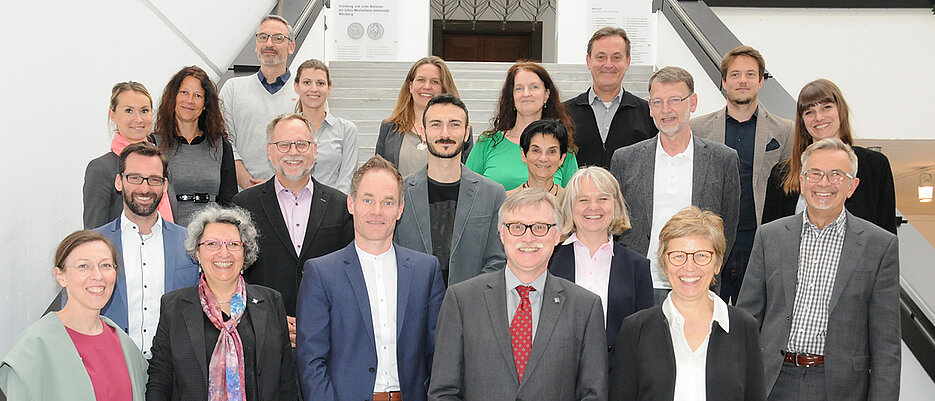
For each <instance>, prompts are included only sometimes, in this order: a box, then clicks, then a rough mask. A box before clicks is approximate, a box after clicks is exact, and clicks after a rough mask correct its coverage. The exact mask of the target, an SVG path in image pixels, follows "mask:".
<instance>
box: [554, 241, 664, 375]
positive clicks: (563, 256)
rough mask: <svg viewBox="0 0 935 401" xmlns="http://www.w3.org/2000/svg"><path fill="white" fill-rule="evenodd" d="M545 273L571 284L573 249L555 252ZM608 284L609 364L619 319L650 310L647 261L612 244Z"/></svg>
mask: <svg viewBox="0 0 935 401" xmlns="http://www.w3.org/2000/svg"><path fill="white" fill-rule="evenodd" d="M549 271H550V272H551V273H552V274H554V275H555V276H557V277H561V278H563V279H565V280H568V281H571V282H574V281H575V245H574V244H568V245H561V246H559V247H557V248H555V252H554V253H553V254H552V259H551V260H549ZM609 281H610V282H609V283H608V284H607V322H606V323H607V324H606V325H605V326H606V331H607V351H608V355H607V358H608V361H613V356H614V344H616V342H617V334H619V333H620V325H622V324H623V319H624V318H625V317H627V316H630V315H631V314H633V313H634V312H636V311H639V310H643V309H646V308H649V307H651V306H653V279H652V276H651V275H650V274H649V259H646V258H645V257H644V256H643V255H640V254H638V253H636V252H633V251H631V250H629V249H627V248H624V247H623V246H621V245H620V244H618V243H616V242H615V243H614V256H613V257H612V258H611V259H610V280H609Z"/></svg>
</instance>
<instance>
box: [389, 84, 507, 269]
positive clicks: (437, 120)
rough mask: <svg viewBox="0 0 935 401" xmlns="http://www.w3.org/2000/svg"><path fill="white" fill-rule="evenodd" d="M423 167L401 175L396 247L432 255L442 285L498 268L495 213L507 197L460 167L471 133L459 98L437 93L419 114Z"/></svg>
mask: <svg viewBox="0 0 935 401" xmlns="http://www.w3.org/2000/svg"><path fill="white" fill-rule="evenodd" d="M422 124H423V126H424V127H425V142H426V145H427V146H428V151H429V158H428V165H427V166H426V167H425V168H423V169H422V170H420V171H418V172H416V173H414V174H412V175H410V176H409V177H406V179H405V185H404V186H405V188H406V195H405V201H406V208H405V210H403V215H402V218H400V219H399V225H398V226H397V227H396V235H395V237H394V239H395V241H396V243H397V244H399V245H402V246H404V247H406V248H410V249H414V250H416V251H419V252H424V253H428V254H431V255H435V257H437V258H438V261H439V263H440V264H441V268H442V276H443V278H444V280H445V285H449V284H454V283H457V282H460V281H464V280H467V279H469V278H471V277H474V276H476V275H478V274H480V273H484V272H492V271H495V270H500V269H502V268H503V263H504V261H505V256H504V254H503V244H501V243H500V240H499V237H498V234H497V216H496V215H495V213H494V211H496V210H498V209H500V205H501V204H502V203H503V200H504V198H506V192H504V190H503V186H501V185H500V184H497V183H496V182H494V181H491V180H490V179H488V178H486V177H484V176H482V175H480V174H477V173H474V172H473V171H471V170H470V169H468V168H467V167H465V166H464V164H462V163H461V151H462V145H463V144H464V142H465V141H466V140H467V138H468V135H470V129H469V127H470V126H469V125H468V111H467V107H465V105H464V103H463V102H461V100H460V99H458V98H457V97H455V96H454V95H451V94H442V95H438V96H435V97H434V98H432V99H431V100H429V102H428V104H426V106H425V113H423V115H422Z"/></svg>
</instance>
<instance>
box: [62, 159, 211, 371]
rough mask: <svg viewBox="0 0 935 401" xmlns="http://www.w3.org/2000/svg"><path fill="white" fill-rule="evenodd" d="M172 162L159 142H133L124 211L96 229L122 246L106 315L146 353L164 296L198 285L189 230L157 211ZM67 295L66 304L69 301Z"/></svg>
mask: <svg viewBox="0 0 935 401" xmlns="http://www.w3.org/2000/svg"><path fill="white" fill-rule="evenodd" d="M168 169H169V161H168V160H167V159H166V158H165V156H164V155H163V154H162V152H160V151H159V149H158V148H156V146H155V145H153V144H151V143H149V142H146V141H143V142H137V143H133V144H130V145H128V146H127V147H126V148H124V150H123V151H122V152H120V156H119V158H118V159H117V175H116V177H115V178H114V186H115V187H116V188H117V191H119V192H120V193H121V194H123V213H121V214H120V216H119V217H117V219H116V220H114V221H112V222H110V223H107V224H105V225H103V226H101V227H98V228H97V229H95V231H97V232H99V233H101V234H103V235H104V236H105V237H107V239H109V240H110V241H111V242H113V243H114V245H115V246H116V247H117V266H118V267H119V268H118V269H117V283H116V284H115V285H114V294H113V296H112V298H111V300H110V302H109V303H107V305H106V306H104V309H102V310H101V314H102V315H104V316H107V317H109V318H110V319H111V320H113V321H114V322H115V323H117V324H118V325H119V326H120V328H122V329H123V331H125V332H127V334H129V335H130V338H132V339H133V342H135V343H136V345H137V346H138V347H139V348H140V350H142V351H143V356H145V357H146V359H149V358H151V357H152V354H151V353H150V347H152V345H153V336H155V335H156V326H157V325H158V323H159V309H160V299H161V298H162V295H163V294H165V293H167V292H170V291H174V290H177V289H179V288H185V287H191V286H193V285H195V284H197V283H198V278H199V274H198V264H197V263H196V262H195V261H194V260H192V259H191V257H189V256H188V254H186V253H185V245H184V243H185V236H186V235H187V231H186V230H185V227H181V226H178V225H175V224H173V223H170V222H168V221H165V220H163V219H162V217H161V216H160V215H159V212H158V211H157V210H156V209H157V208H158V207H159V201H160V200H162V195H163V187H164V186H165V185H169V183H168V182H167V181H166V176H167V175H168ZM64 298H65V297H64V295H63V301H62V305H64V304H65V299H64Z"/></svg>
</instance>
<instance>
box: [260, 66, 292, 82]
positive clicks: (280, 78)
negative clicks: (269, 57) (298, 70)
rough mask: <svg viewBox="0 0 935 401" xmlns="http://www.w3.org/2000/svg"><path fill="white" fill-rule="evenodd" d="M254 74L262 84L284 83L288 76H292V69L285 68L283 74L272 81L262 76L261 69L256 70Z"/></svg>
mask: <svg viewBox="0 0 935 401" xmlns="http://www.w3.org/2000/svg"><path fill="white" fill-rule="evenodd" d="M256 76H257V78H259V79H260V82H262V83H263V84H264V85H285V84H286V81H288V80H289V77H290V76H292V71H289V69H288V68H286V72H285V73H284V74H282V75H280V76H278V77H276V80H275V81H273V83H269V82H266V77H265V76H263V71H262V70H261V71H257V72H256Z"/></svg>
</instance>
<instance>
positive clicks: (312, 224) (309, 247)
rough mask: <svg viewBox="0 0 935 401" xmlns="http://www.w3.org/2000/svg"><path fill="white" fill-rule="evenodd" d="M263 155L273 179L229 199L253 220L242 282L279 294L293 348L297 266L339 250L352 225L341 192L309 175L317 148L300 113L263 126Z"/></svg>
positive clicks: (351, 236)
mask: <svg viewBox="0 0 935 401" xmlns="http://www.w3.org/2000/svg"><path fill="white" fill-rule="evenodd" d="M266 142H267V144H266V154H267V157H268V158H269V161H270V163H271V164H272V166H273V168H274V169H275V171H276V175H275V176H273V179H271V180H268V181H267V182H265V183H263V184H262V185H257V186H255V187H253V188H249V189H246V190H244V191H243V192H241V193H239V194H237V195H236V196H234V200H233V202H234V204H235V205H237V206H240V207H242V208H244V209H247V210H248V211H249V212H250V214H251V215H252V216H253V223H254V224H255V225H256V228H257V230H258V231H259V232H260V236H259V238H258V239H257V241H258V242H259V245H260V254H259V255H258V256H257V259H256V262H254V263H253V266H251V267H250V269H247V271H245V272H244V279H246V280H247V282H249V283H251V284H259V285H262V286H266V287H269V288H272V289H274V290H276V291H279V292H280V293H281V294H282V301H283V304H285V306H286V320H287V321H288V327H289V335H290V338H291V340H292V345H293V346H295V305H296V296H297V294H298V291H299V283H300V282H301V281H302V274H303V271H302V265H303V264H304V263H305V261H306V260H309V259H311V258H315V257H319V256H322V255H327V254H329V253H331V252H334V251H337V250H339V249H342V248H344V247H345V246H346V245H347V244H349V243H351V240H353V239H354V224H353V221H352V220H351V215H350V214H349V213H348V212H347V207H346V203H347V196H346V195H344V193H343V192H341V191H339V190H337V189H334V188H331V187H329V186H327V185H324V184H322V183H320V182H318V181H316V180H315V179H314V178H312V176H311V171H312V165H314V164H315V156H316V155H317V154H318V144H317V143H316V141H315V135H314V134H312V127H311V125H310V124H309V121H308V120H307V119H305V117H303V116H302V115H301V114H282V115H279V116H277V117H276V118H274V119H273V121H271V122H270V123H269V125H267V127H266Z"/></svg>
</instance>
